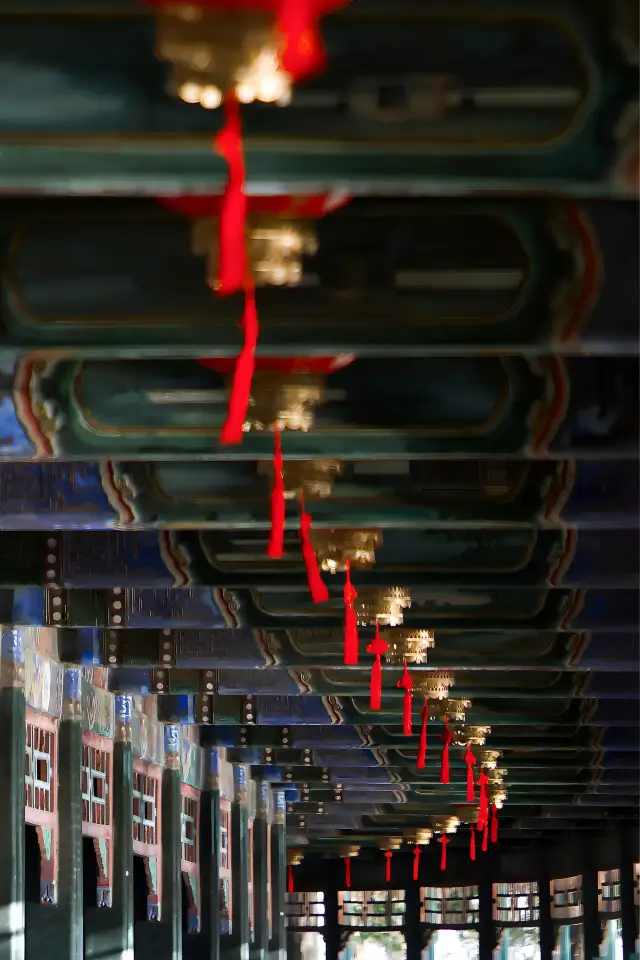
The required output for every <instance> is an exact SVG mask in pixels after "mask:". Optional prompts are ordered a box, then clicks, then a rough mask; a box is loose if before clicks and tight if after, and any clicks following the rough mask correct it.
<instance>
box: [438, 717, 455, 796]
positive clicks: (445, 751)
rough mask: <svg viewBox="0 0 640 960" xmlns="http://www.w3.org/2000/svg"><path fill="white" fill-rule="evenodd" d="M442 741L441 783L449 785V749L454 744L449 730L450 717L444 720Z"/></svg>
mask: <svg viewBox="0 0 640 960" xmlns="http://www.w3.org/2000/svg"><path fill="white" fill-rule="evenodd" d="M440 739H441V740H442V742H443V743H444V747H443V748H442V756H441V758H440V783H449V782H450V778H449V747H450V746H451V744H452V743H453V734H452V733H451V731H450V730H449V717H445V718H444V730H443V731H442V733H441V734H440Z"/></svg>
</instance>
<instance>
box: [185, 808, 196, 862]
mask: <svg viewBox="0 0 640 960" xmlns="http://www.w3.org/2000/svg"><path fill="white" fill-rule="evenodd" d="M197 824H198V801H197V800H194V799H193V798H192V797H185V796H184V795H183V797H182V836H181V840H182V859H183V860H186V861H187V863H196V861H197V859H198V857H197V850H196V839H197V837H196V834H197Z"/></svg>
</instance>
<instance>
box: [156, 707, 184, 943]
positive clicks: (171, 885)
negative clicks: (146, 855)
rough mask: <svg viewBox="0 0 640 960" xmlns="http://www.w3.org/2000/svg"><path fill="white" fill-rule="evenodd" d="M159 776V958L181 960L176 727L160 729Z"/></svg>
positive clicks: (178, 780)
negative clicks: (161, 768) (161, 754)
mask: <svg viewBox="0 0 640 960" xmlns="http://www.w3.org/2000/svg"><path fill="white" fill-rule="evenodd" d="M164 754H165V760H164V772H163V774H162V912H161V915H160V917H161V920H160V924H159V925H158V926H159V927H160V928H161V929H162V930H163V932H164V936H163V938H162V939H163V949H164V950H165V951H166V952H165V953H164V955H163V957H166V958H167V960H182V883H183V880H182V869H181V865H182V842H181V841H182V792H181V789H180V784H181V779H180V727H179V726H178V725H177V724H167V725H166V726H165V728H164Z"/></svg>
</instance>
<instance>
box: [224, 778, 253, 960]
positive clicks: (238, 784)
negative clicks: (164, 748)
mask: <svg viewBox="0 0 640 960" xmlns="http://www.w3.org/2000/svg"><path fill="white" fill-rule="evenodd" d="M248 783H249V768H248V767H247V766H245V764H243V763H234V765H233V784H234V801H233V804H232V806H231V863H232V875H231V890H232V894H231V933H230V934H228V935H227V936H224V937H223V938H222V940H221V943H220V955H221V957H223V958H224V960H248V958H249V808H248Z"/></svg>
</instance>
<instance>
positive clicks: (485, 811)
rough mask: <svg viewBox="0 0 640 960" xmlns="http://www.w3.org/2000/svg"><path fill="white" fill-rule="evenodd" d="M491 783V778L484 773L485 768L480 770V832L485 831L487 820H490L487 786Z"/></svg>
mask: <svg viewBox="0 0 640 960" xmlns="http://www.w3.org/2000/svg"><path fill="white" fill-rule="evenodd" d="M488 783H489V777H488V776H487V775H486V773H485V772H484V768H483V769H482V770H480V776H479V777H478V786H479V787H480V804H479V806H478V830H484V828H485V826H486V823H487V820H488V819H489V800H488V798H487V784H488Z"/></svg>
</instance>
